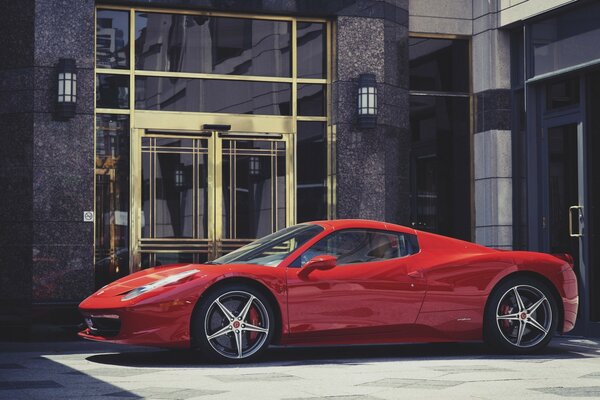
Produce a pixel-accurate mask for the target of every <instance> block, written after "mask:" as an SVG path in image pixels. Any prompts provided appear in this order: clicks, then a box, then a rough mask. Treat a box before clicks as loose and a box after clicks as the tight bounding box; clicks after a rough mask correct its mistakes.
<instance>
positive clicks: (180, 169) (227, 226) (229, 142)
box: [131, 129, 291, 268]
mask: <svg viewBox="0 0 600 400" xmlns="http://www.w3.org/2000/svg"><path fill="white" fill-rule="evenodd" d="M135 131H136V136H137V138H136V140H137V141H138V143H139V150H138V152H137V154H139V158H138V159H137V160H134V163H136V161H137V164H138V168H139V170H140V173H139V174H138V184H137V185H136V183H135V182H134V183H133V185H132V193H133V194H132V198H133V199H132V216H133V218H134V221H132V234H133V235H135V237H133V238H132V247H133V248H132V252H131V253H132V254H133V257H134V259H133V265H134V266H136V267H137V268H147V267H151V266H157V265H165V264H170V263H201V262H206V261H208V260H212V259H214V258H216V257H218V256H220V255H221V254H224V253H227V252H229V251H232V250H234V249H236V248H238V247H240V246H242V245H244V244H246V243H249V242H250V241H252V240H254V239H257V238H259V237H262V236H265V235H268V234H270V233H272V232H274V231H276V230H278V229H281V228H284V227H285V226H287V225H288V224H289V223H290V222H291V221H289V215H291V213H290V212H289V207H290V201H289V197H290V196H289V195H288V191H289V190H290V185H291V182H290V180H291V179H290V177H291V171H289V170H290V168H289V164H290V163H289V160H290V159H291V157H290V151H291V148H290V145H289V138H288V137H287V135H284V134H247V133H228V132H216V131H209V132H206V131H204V132H166V131H161V132H157V131H151V130H147V129H146V130H145V129H136V130H135ZM136 188H139V189H138V190H137V192H136ZM136 199H137V201H136Z"/></svg>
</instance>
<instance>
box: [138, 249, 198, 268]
mask: <svg viewBox="0 0 600 400" xmlns="http://www.w3.org/2000/svg"><path fill="white" fill-rule="evenodd" d="M141 261H142V268H150V267H160V266H163V265H169V264H191V263H194V264H203V263H205V262H207V261H208V257H207V254H206V253H185V252H182V253H178V252H173V253H142V260H141Z"/></svg>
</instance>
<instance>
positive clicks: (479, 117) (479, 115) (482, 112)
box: [475, 89, 512, 132]
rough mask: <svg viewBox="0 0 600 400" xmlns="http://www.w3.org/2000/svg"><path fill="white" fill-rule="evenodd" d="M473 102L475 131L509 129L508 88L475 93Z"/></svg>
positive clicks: (509, 103) (510, 113)
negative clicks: (474, 107) (474, 106)
mask: <svg viewBox="0 0 600 400" xmlns="http://www.w3.org/2000/svg"><path fill="white" fill-rule="evenodd" d="M475 104H476V115H475V121H476V128H475V132H487V131H491V130H510V129H511V126H512V121H511V115H512V110H511V91H510V89H488V90H485V91H483V92H479V93H476V94H475Z"/></svg>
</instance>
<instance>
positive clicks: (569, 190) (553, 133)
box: [542, 115, 588, 318]
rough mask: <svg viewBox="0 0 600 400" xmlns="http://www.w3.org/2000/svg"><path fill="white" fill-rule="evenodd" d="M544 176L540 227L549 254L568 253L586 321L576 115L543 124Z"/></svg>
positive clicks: (582, 196)
mask: <svg viewBox="0 0 600 400" xmlns="http://www.w3.org/2000/svg"><path fill="white" fill-rule="evenodd" d="M543 138H544V139H545V140H544V142H545V148H546V151H545V164H546V168H545V171H546V173H545V175H546V179H544V181H545V182H544V184H543V185H544V187H545V189H544V191H545V192H546V193H547V196H545V199H546V201H545V204H544V205H543V208H542V210H543V215H542V227H543V228H544V232H545V234H544V235H543V236H544V237H543V241H544V247H545V248H546V251H548V252H549V253H553V254H556V253H568V254H570V255H571V256H572V257H573V259H574V261H575V272H576V274H577V276H578V279H579V285H580V287H579V291H580V297H581V298H580V305H582V309H580V311H579V318H587V317H586V316H587V309H586V308H587V306H586V304H587V289H586V286H587V285H586V282H588V280H587V276H586V274H587V271H586V261H587V258H586V255H587V251H586V243H587V233H586V226H585V225H586V212H587V209H586V196H585V189H586V188H585V183H586V180H585V155H584V144H583V143H584V142H583V140H584V135H583V123H582V122H581V120H580V118H579V116H578V115H573V116H572V117H566V118H565V117H562V118H556V119H550V120H547V121H546V123H545V125H544V134H543Z"/></svg>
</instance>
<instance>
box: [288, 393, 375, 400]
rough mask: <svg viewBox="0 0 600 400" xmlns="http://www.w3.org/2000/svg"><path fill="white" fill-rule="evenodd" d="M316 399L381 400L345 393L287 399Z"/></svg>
mask: <svg viewBox="0 0 600 400" xmlns="http://www.w3.org/2000/svg"><path fill="white" fill-rule="evenodd" d="M316 399H326V400H380V398H379V397H373V396H363V395H356V394H351V395H343V396H319V397H294V398H291V399H286V400H316Z"/></svg>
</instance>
